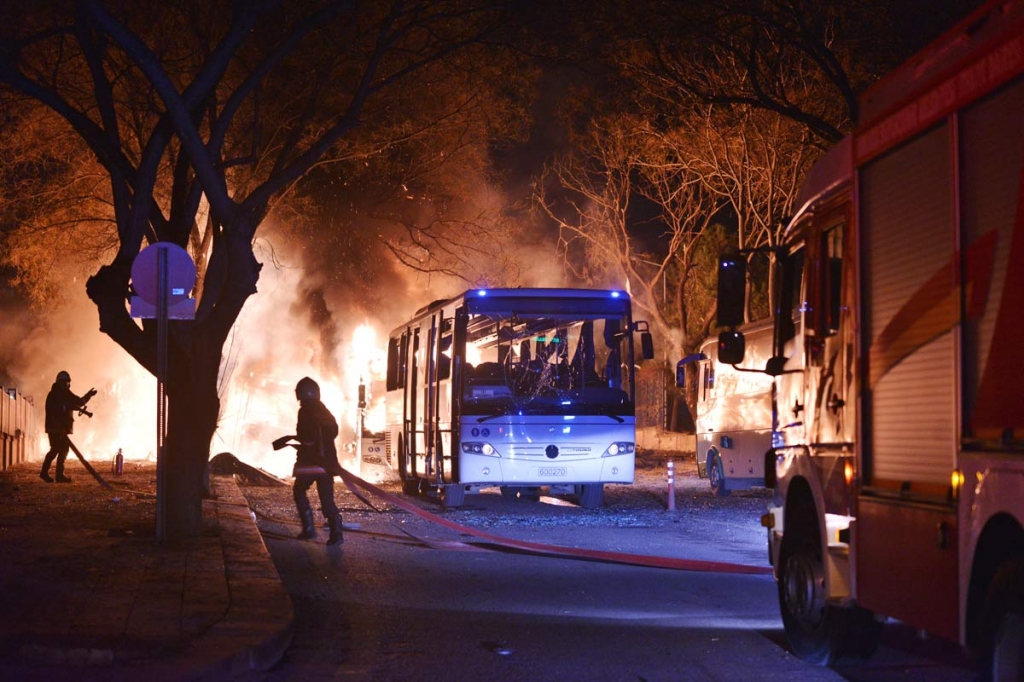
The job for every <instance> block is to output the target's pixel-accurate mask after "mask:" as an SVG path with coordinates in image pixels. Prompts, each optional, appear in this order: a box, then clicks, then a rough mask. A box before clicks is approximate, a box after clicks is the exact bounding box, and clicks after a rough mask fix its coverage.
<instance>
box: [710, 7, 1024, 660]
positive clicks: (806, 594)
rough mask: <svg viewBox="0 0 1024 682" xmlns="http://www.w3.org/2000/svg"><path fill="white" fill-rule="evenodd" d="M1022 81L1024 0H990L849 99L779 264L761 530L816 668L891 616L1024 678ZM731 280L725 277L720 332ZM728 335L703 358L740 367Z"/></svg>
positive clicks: (852, 652) (737, 348)
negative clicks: (846, 124)
mask: <svg viewBox="0 0 1024 682" xmlns="http://www.w3.org/2000/svg"><path fill="white" fill-rule="evenodd" d="M1022 73H1024V2H1022V1H1021V0H1002V1H998V2H990V3H988V4H986V5H985V6H983V7H982V8H980V9H979V10H978V11H977V12H975V13H974V14H973V15H971V16H970V17H969V18H968V19H967V20H965V21H964V22H962V23H960V24H959V25H957V26H955V27H954V28H953V29H952V30H951V31H949V32H948V33H947V34H945V35H944V36H943V37H941V38H940V39H939V40H938V41H936V42H935V43H934V44H932V45H931V46H929V47H928V48H926V49H925V50H923V51H922V52H921V53H919V54H917V55H916V56H915V57H914V58H912V59H911V60H910V61H909V62H907V63H906V64H904V65H903V66H901V67H899V68H898V69H897V70H896V71H894V72H893V73H892V74H890V75H889V76H887V77H885V78H884V79H883V80H881V81H880V82H879V83H878V84H877V85H875V86H874V87H873V88H871V89H869V90H868V91H867V92H866V93H865V94H864V96H863V97H862V98H861V102H860V107H861V119H860V121H859V123H858V127H857V128H856V129H855V130H854V132H853V133H852V134H851V135H850V136H848V137H847V138H846V139H844V140H843V141H842V142H841V143H840V144H838V145H837V146H836V147H835V148H834V149H832V150H831V151H830V152H828V153H827V154H826V155H825V156H824V157H823V158H822V159H821V160H820V162H819V163H818V164H817V165H816V166H815V167H814V168H813V169H812V171H811V173H810V174H809V177H808V179H807V180H806V184H805V186H804V188H803V190H802V194H801V197H800V199H799V200H798V203H797V206H798V210H797V213H796V215H795V217H794V218H793V220H792V221H791V222H790V223H789V225H788V227H787V232H786V236H785V241H784V247H783V248H782V249H780V250H779V251H777V252H776V254H775V255H776V267H775V273H774V276H776V277H777V278H778V279H777V280H776V282H777V286H778V291H779V296H778V301H777V303H776V304H775V310H774V349H773V355H772V357H770V358H769V359H768V360H767V361H766V362H765V366H764V367H763V368H761V369H762V370H763V371H764V372H765V373H766V374H768V375H770V376H772V377H773V381H774V394H773V409H774V410H775V420H776V430H775V433H774V434H773V440H774V443H773V445H774V447H773V448H772V449H771V450H770V451H769V455H768V459H769V461H768V462H767V464H768V466H767V467H766V472H765V473H766V478H767V480H766V484H767V485H768V486H769V487H771V488H772V489H773V490H772V495H773V499H772V502H771V506H770V509H769V511H768V513H766V514H765V516H764V517H763V519H762V523H763V525H764V526H765V527H766V528H767V533H768V545H769V558H770V561H771V563H772V565H773V567H774V573H775V577H776V579H777V581H778V597H779V604H780V608H781V615H782V621H783V624H784V628H785V631H786V635H787V637H788V640H789V642H790V644H791V646H792V648H793V650H794V651H795V652H796V653H797V654H799V655H800V656H802V657H803V658H805V659H808V660H811V661H815V662H817V663H819V664H823V665H825V664H829V663H831V662H834V661H836V660H837V659H838V658H841V657H849V656H866V655H870V653H871V651H872V650H873V649H874V647H875V645H876V644H877V641H878V637H879V633H880V630H881V624H882V623H883V622H884V620H885V619H886V618H894V619H897V620H899V621H902V622H904V623H906V624H908V625H911V626H913V627H914V628H917V629H920V630H922V631H926V632H928V633H931V634H934V635H938V636H941V637H944V638H948V639H950V640H954V641H959V642H960V643H961V644H963V645H965V646H967V647H968V648H969V649H970V650H972V651H973V652H975V653H976V654H978V655H979V658H980V660H981V661H982V665H983V666H984V669H985V675H986V676H991V677H993V678H994V679H1013V680H1020V679H1024V674H1022V671H1024V660H1022V659H1024V654H1022V644H1024V395H1022V393H1024V392H1022V388H1021V387H1022V386H1024V360H1022V358H1021V355H1020V353H1021V349H1022V348H1024V77H1022ZM743 271H744V259H743V257H734V258H723V259H722V262H721V263H720V265H719V278H720V279H719V306H720V314H723V315H724V316H725V318H726V319H729V318H730V317H731V318H734V319H735V318H736V313H735V311H736V310H737V309H739V308H740V306H742V304H743V301H742V293H741V292H742V291H743V284H742V283H743V279H744V272H743ZM730 311H733V312H730ZM744 341H745V340H744V334H743V332H742V330H736V329H730V328H728V327H727V328H726V330H725V331H724V332H723V333H722V334H721V336H720V338H719V345H718V352H719V359H720V360H723V361H726V362H732V363H734V364H736V365H737V366H739V367H744V366H748V363H749V360H747V359H745V357H744V356H745V355H746V354H745V352H744V345H745V344H744ZM748 367H749V366H748Z"/></svg>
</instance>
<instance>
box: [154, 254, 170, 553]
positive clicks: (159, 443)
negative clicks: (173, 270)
mask: <svg viewBox="0 0 1024 682" xmlns="http://www.w3.org/2000/svg"><path fill="white" fill-rule="evenodd" d="M156 262H157V265H156V278H157V291H156V541H157V542H158V543H159V544H163V543H164V542H165V541H166V539H167V453H166V451H165V450H164V439H165V437H166V436H167V394H166V389H165V383H164V382H166V381H167V279H168V273H167V270H168V268H167V249H159V250H158V251H157V261H156Z"/></svg>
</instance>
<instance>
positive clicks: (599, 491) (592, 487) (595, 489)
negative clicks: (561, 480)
mask: <svg viewBox="0 0 1024 682" xmlns="http://www.w3.org/2000/svg"><path fill="white" fill-rule="evenodd" d="M576 497H577V499H579V503H580V506H581V507H583V508H584V509H597V508H598V507H600V506H601V503H602V502H604V486H603V485H601V484H600V483H587V484H585V485H578V486H576Z"/></svg>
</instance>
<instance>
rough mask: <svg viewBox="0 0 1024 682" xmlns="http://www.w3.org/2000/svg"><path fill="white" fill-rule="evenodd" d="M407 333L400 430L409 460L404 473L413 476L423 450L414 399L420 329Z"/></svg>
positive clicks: (417, 373)
mask: <svg viewBox="0 0 1024 682" xmlns="http://www.w3.org/2000/svg"><path fill="white" fill-rule="evenodd" d="M409 333H410V334H411V335H412V338H411V342H410V343H409V345H408V348H409V356H408V357H409V360H410V361H409V362H408V364H407V371H408V375H407V377H406V381H405V400H404V401H403V403H404V404H405V414H404V416H403V422H404V425H403V428H402V430H403V431H404V433H405V442H406V447H407V451H406V457H407V459H408V462H409V464H408V467H409V470H408V471H407V472H406V473H407V474H411V475H413V476H415V475H416V471H417V470H418V468H419V467H417V466H416V457H417V456H418V454H419V453H420V452H422V451H423V450H422V445H421V443H420V441H421V438H420V435H419V431H420V428H419V423H420V422H422V421H423V417H422V416H421V415H420V414H419V412H418V410H417V407H418V405H417V401H416V393H417V391H418V387H419V380H418V377H419V364H420V363H419V355H420V330H419V328H418V327H417V328H414V329H412V330H410V332H409Z"/></svg>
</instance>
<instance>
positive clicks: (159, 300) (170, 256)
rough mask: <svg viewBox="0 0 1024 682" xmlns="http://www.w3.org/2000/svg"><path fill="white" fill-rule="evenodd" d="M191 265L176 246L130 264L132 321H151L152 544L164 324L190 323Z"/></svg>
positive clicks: (160, 493) (161, 460) (163, 393)
mask: <svg viewBox="0 0 1024 682" xmlns="http://www.w3.org/2000/svg"><path fill="white" fill-rule="evenodd" d="M195 283H196V266H195V263H194V262H193V261H192V257H191V256H189V255H188V252H187V251H186V250H185V249H183V248H182V247H180V246H178V245H177V244H172V243H170V242H157V243H154V244H150V245H149V246H147V247H146V248H145V249H143V250H142V251H141V252H140V253H139V255H138V256H136V257H135V261H134V262H133V263H132V288H134V289H135V293H136V295H135V296H132V297H131V314H132V317H137V318H142V319H149V320H154V319H155V320H156V372H155V373H156V540H157V542H158V543H161V544H163V543H164V542H165V541H166V540H167V477H168V472H169V471H170V467H169V466H168V462H167V458H168V456H170V455H169V452H168V451H167V448H166V443H165V441H166V438H167V380H168V364H169V363H168V354H169V349H168V328H169V327H170V324H169V320H192V319H195V314H196V309H195V300H194V299H193V298H191V293H192V289H193V288H194V286H195Z"/></svg>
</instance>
